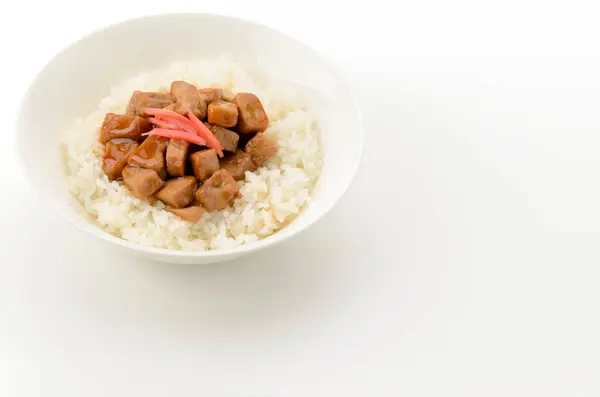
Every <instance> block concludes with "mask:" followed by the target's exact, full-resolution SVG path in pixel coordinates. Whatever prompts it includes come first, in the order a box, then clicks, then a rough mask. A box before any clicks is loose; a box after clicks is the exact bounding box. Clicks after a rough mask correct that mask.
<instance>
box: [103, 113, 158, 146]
mask: <svg viewBox="0 0 600 397" xmlns="http://www.w3.org/2000/svg"><path fill="white" fill-rule="evenodd" d="M151 129H152V124H150V122H149V121H148V120H146V119H144V118H143V117H137V116H128V115H124V114H115V113H106V116H104V121H103V122H102V127H100V142H102V143H106V142H108V141H109V140H111V139H115V138H131V139H136V140H137V139H140V138H141V137H142V134H143V133H144V132H148V131H150V130H151Z"/></svg>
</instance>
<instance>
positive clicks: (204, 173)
mask: <svg viewBox="0 0 600 397" xmlns="http://www.w3.org/2000/svg"><path fill="white" fill-rule="evenodd" d="M190 161H191V162H192V168H193V169H194V175H196V179H198V180H199V181H202V182H204V181H206V180H207V179H208V178H210V177H211V176H212V174H214V173H215V171H217V170H218V169H219V158H218V157H217V152H216V151H215V150H214V149H206V150H200V151H199V152H196V153H194V154H192V155H191V156H190Z"/></svg>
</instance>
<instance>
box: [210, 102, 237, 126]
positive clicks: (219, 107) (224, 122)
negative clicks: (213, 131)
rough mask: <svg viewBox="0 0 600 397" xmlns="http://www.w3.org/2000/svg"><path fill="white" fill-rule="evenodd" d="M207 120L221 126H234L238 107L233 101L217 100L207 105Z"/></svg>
mask: <svg viewBox="0 0 600 397" xmlns="http://www.w3.org/2000/svg"><path fill="white" fill-rule="evenodd" d="M208 122H209V123H211V124H216V125H220V126H221V127H235V125H236V124H237V122H238V108H237V106H236V105H235V104H234V103H231V102H224V101H217V102H213V103H211V104H210V105H208Z"/></svg>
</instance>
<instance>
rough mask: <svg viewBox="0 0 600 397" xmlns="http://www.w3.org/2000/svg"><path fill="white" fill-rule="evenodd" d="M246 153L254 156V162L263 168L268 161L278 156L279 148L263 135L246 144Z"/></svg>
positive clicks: (258, 135) (257, 135) (256, 136)
mask: <svg viewBox="0 0 600 397" xmlns="http://www.w3.org/2000/svg"><path fill="white" fill-rule="evenodd" d="M245 150H246V153H249V154H250V155H251V156H252V161H254V164H256V166H257V167H261V166H262V165H263V164H264V163H265V162H266V161H267V160H269V159H270V158H272V157H275V156H276V155H277V146H275V144H274V143H273V141H271V139H269V138H267V137H266V136H264V135H263V134H256V135H255V136H254V138H252V139H250V140H249V141H248V143H247V144H246V148H245Z"/></svg>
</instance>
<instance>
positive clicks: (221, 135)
mask: <svg viewBox="0 0 600 397" xmlns="http://www.w3.org/2000/svg"><path fill="white" fill-rule="evenodd" d="M204 125H206V126H207V127H208V129H209V130H211V131H212V133H213V134H215V136H216V137H217V140H218V141H219V143H220V144H221V145H223V149H224V150H226V151H228V152H235V151H236V149H237V145H238V142H239V140H240V136H239V135H238V134H237V133H236V132H234V131H231V130H228V129H227V128H223V127H220V126H218V125H214V124H209V123H204Z"/></svg>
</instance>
